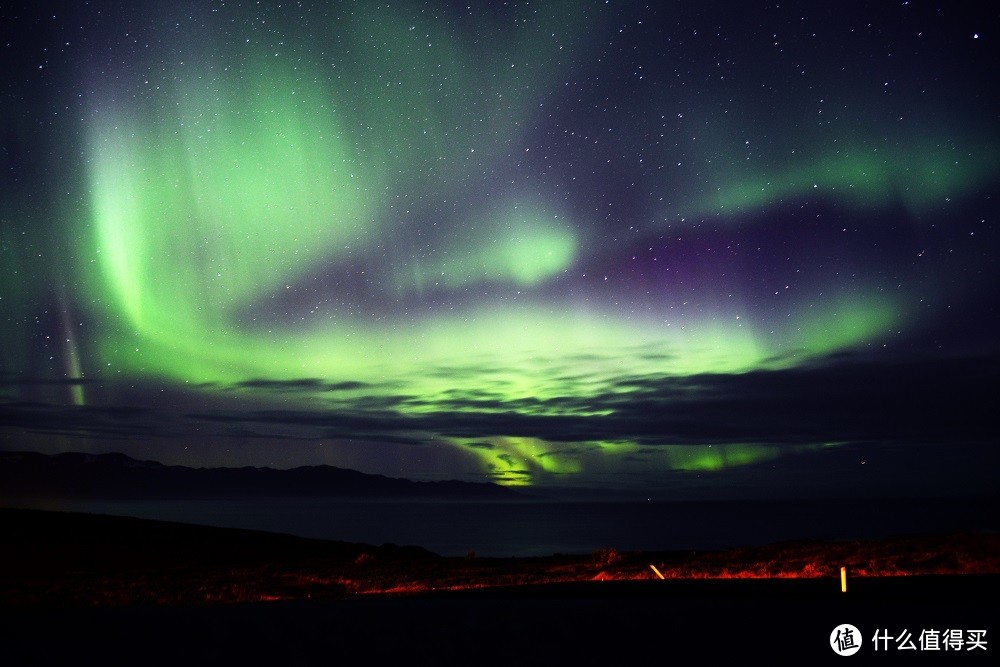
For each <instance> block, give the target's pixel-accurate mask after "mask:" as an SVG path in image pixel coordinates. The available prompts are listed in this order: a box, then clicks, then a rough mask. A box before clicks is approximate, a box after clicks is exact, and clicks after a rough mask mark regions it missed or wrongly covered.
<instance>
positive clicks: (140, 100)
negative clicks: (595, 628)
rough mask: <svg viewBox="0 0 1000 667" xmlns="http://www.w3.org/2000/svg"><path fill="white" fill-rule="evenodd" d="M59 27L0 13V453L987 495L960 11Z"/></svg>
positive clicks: (438, 15)
mask: <svg viewBox="0 0 1000 667" xmlns="http://www.w3.org/2000/svg"><path fill="white" fill-rule="evenodd" d="M65 4H66V3H51V2H37V3H36V2H14V3H7V4H6V5H5V6H4V8H3V9H0V13H2V16H0V26H2V27H0V48H2V58H3V63H4V67H3V68H2V72H0V187H2V192H0V448H3V449H5V450H35V451H43V452H49V453H53V452H59V451H89V452H106V451H121V452H124V453H126V454H129V455H131V456H134V457H136V458H148V459H153V460H158V461H162V462H164V463H173V464H184V465H195V466H217V465H225V466H238V465H239V466H241V465H257V466H272V467H292V466H297V465H315V464H321V463H326V464H331V465H339V466H342V467H349V468H355V469H358V470H362V471H365V472H373V473H380V474H386V475H392V476H403V477H409V478H412V479H443V478H458V479H466V480H473V481H495V482H498V483H502V484H506V485H510V486H517V487H535V488H551V489H560V488H563V489H568V488H575V487H588V488H599V489H608V490H616V491H626V492H632V491H634V492H636V493H647V492H652V493H659V494H662V495H667V496H671V497H709V496H713V497H714V496H727V497H728V496H733V497H741V496H773V495H780V494H785V493H787V494H809V493H829V494H845V495H862V496H863V495H874V494H883V495H884V494H919V495H950V494H957V493H970V492H971V493H981V492H985V491H989V490H992V489H994V488H995V480H996V470H997V467H996V466H997V463H998V456H997V454H996V451H995V445H996V442H995V438H996V431H995V428H993V425H994V423H995V422H994V418H993V417H992V416H991V414H992V406H991V405H989V401H988V400H987V398H986V387H988V386H990V385H992V384H993V383H994V382H995V379H996V377H997V376H998V375H997V371H998V366H1000V365H998V363H997V361H998V358H1000V357H998V345H997V342H998V338H997V335H996V331H997V325H998V324H1000V318H998V313H997V297H998V286H1000V280H998V278H1000V274H998V270H997V262H996V260H995V256H996V254H995V253H996V250H997V248H998V241H1000V239H998V232H997V224H998V215H997V214H998V202H997V198H996V196H997V194H998V192H1000V190H998V186H1000V176H998V175H1000V171H998V167H1000V152H998V149H1000V123H998V120H1000V106H998V101H1000V97H998V94H997V93H998V90H997V86H998V78H997V76H996V71H995V63H996V62H997V61H1000V58H998V55H1000V54H998V50H997V39H998V36H1000V33H998V31H997V28H998V27H1000V21H998V16H997V11H996V10H995V9H992V8H988V7H985V6H983V7H979V8H974V7H972V4H971V3H928V2H900V1H896V2H837V3H792V4H787V5H785V4H780V5H779V4H777V3H772V2H767V3H763V2H756V1H749V2H740V3H732V2H705V3H701V2H698V3H694V2H685V3H673V2H670V3H650V4H648V5H647V4H645V3H637V2H614V1H612V2H605V1H604V0H598V1H593V0H587V1H580V2H568V1H552V2H507V3H479V2H476V3H468V2H466V3H458V2H384V3H383V2H368V1H361V0H359V1H356V2H338V3H324V2H305V1H304V2H263V1H262V2H250V1H244V2H239V1H233V2H222V1H205V2H155V1H154V2H142V3H130V2H81V3H73V4H74V6H72V7H69V6H64V5H65Z"/></svg>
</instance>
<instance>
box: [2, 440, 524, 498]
mask: <svg viewBox="0 0 1000 667" xmlns="http://www.w3.org/2000/svg"><path fill="white" fill-rule="evenodd" d="M242 495H251V496H264V497H267V496H289V497H303V496H305V497H341V498H348V497H359V498H414V499H418V498H428V499H456V500H457V499H462V500H490V499H495V500H503V499H514V498H517V497H519V494H517V493H516V492H514V491H512V490H510V489H507V488H504V487H501V486H499V485H496V484H491V483H476V482H463V481H459V480H445V481H434V482H418V481H413V480H409V479H404V478H397V477H387V476H384V475H373V474H369V473H363V472H360V471H357V470H351V469H348V468H339V467H336V466H330V465H319V466H299V467H296V468H290V469H287V470H282V469H276V468H266V467H263V468H258V467H253V466H244V467H241V468H191V467H187V466H179V465H178V466H174V465H165V464H162V463H159V462H157V461H148V460H146V461H142V460H138V459H134V458H132V457H130V456H127V455H125V454H121V453H109V454H86V453H82V452H66V453H61V454H51V455H50V454H42V453H39V452H29V451H20V452H0V498H11V497H39V496H41V497H49V498H62V497H76V498H197V497H224V496H242Z"/></svg>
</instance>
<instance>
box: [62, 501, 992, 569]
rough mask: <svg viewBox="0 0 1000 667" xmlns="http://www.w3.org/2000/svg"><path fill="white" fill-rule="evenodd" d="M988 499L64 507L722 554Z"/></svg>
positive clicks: (526, 543)
mask: <svg viewBox="0 0 1000 667" xmlns="http://www.w3.org/2000/svg"><path fill="white" fill-rule="evenodd" d="M994 505H995V503H991V502H987V501H986V500H982V499H979V500H977V499H948V500H933V501H932V500H874V501H872V500H869V501H856V500H852V501H847V502H842V501H836V502H835V501H795V502H791V503H788V502H782V503H777V502H699V503H694V502H687V503H681V502H493V503H458V502H399V501H382V502H373V501H363V502H362V501H345V500H302V499H276V500H260V499H254V500H246V499H242V500H224V501H218V500H213V501H184V502H176V501H172V502H167V501H144V502H115V501H76V502H72V503H62V504H60V506H59V507H58V508H53V507H52V506H51V505H49V506H46V507H45V509H62V510H72V511H82V512H94V513H100V514H116V515H124V516H135V517H142V518H149V519H161V520H167V521H181V522H186V523H198V524H205V525H213V526H227V527H233V528H250V529H256V530H267V531H273V532H281V533H291V534H294V535H300V536H303V537H313V538H325V539H335V540H344V541H348V542H365V543H369V544H383V543H386V542H393V543H396V544H408V545H409V544H412V545H419V546H422V547H425V548H427V549H430V550H431V551H434V552H436V553H439V554H442V555H448V556H455V555H465V554H466V553H468V552H469V551H470V550H474V551H475V552H476V553H477V554H478V555H481V556H533V555H547V554H552V553H590V552H592V551H594V550H597V549H604V548H615V549H618V550H619V551H631V550H672V549H714V548H724V547H731V546H750V545H756V544H766V543H769V542H776V541H781V540H793V539H854V538H857V539H861V538H880V537H888V536H892V535H902V534H909V533H919V532H935V533H940V532H951V531H979V530H994V529H996V528H998V527H1000V521H998V512H997V511H996V510H994V509H993V506H994Z"/></svg>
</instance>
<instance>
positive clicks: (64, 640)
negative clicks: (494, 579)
mask: <svg viewBox="0 0 1000 667" xmlns="http://www.w3.org/2000/svg"><path fill="white" fill-rule="evenodd" d="M998 593H1000V578H998V577H996V576H963V577H908V578H873V579H865V580H859V581H857V582H855V584H854V586H853V588H852V590H851V591H849V592H848V593H846V594H842V593H840V592H839V591H838V590H837V589H836V586H833V585H831V582H830V581H824V580H814V579H794V580H773V579H772V580H701V581H633V582H589V583H576V584H547V585H537V586H525V587H514V588H509V589H491V590H479V591H467V592H448V593H425V594H421V595H416V596H414V595H409V596H395V597H394V596H375V597H361V598H352V599H344V600H328V601H311V602H274V603H249V604H239V605H207V606H206V605H201V606H185V605H180V606H160V607H138V608H102V609H89V610H88V609H64V610H51V609H49V610H38V609H35V610H18V611H14V610H6V611H2V612H0V638H2V645H3V651H4V658H5V660H4V664H10V665H21V664H88V663H90V664H100V663H104V664H112V663H117V664H136V665H143V664H174V665H193V664H194V665H208V664H254V665H257V664H275V665H287V664H313V665H359V664H376V665H381V664H419V665H423V664H428V665H432V664H433V665H443V664H447V665H452V664H462V665H478V664H508V665H509V664H514V665H576V664H578V665H600V664H608V665H620V664H652V665H687V664H697V665H701V664H704V665H717V664H734V662H733V661H737V660H738V661H739V662H738V663H735V664H743V663H753V664H761V665H768V664H789V665H812V664H826V663H830V664H843V662H842V661H844V660H848V659H850V660H853V661H854V662H853V664H879V665H884V664H939V665H952V664H981V665H986V664H996V662H995V657H996V653H997V651H1000V644H995V643H994V642H995V641H997V630H998V628H997V602H996V600H997V594H998ZM843 623H850V624H852V625H854V626H856V627H857V628H858V629H859V630H860V631H861V633H862V648H861V651H860V652H859V653H858V654H856V655H854V656H851V657H850V658H848V657H841V656H838V655H837V654H835V653H834V652H833V651H832V649H831V648H830V646H829V641H830V633H831V632H832V631H833V630H834V628H835V627H836V626H838V625H839V624H843ZM944 629H959V630H962V631H963V636H967V634H968V631H971V630H986V634H985V635H983V636H984V637H985V639H986V640H987V644H986V647H987V650H985V651H983V650H980V649H973V650H971V651H970V650H963V651H961V652H956V651H948V652H944V651H938V652H932V651H920V650H904V649H899V648H898V647H897V642H896V641H895V639H893V640H891V641H889V642H888V649H889V650H888V651H887V650H884V649H883V650H880V651H877V652H876V651H874V650H873V646H872V642H871V639H872V636H873V635H874V634H875V633H876V631H878V632H879V633H880V634H884V632H882V631H887V632H888V633H890V634H891V635H892V636H893V637H894V638H895V637H897V636H902V635H903V634H904V633H905V632H909V633H911V634H912V639H913V642H914V644H915V645H916V643H917V642H918V637H919V635H920V633H921V631H922V630H944ZM963 649H967V646H963ZM720 661H724V662H720ZM848 664H851V663H848Z"/></svg>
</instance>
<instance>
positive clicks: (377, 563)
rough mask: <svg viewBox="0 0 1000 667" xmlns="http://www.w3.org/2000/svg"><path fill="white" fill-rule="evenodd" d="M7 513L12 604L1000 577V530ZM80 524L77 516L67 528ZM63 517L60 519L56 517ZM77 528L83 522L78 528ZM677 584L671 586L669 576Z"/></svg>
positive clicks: (3, 541) (4, 548) (2, 578)
mask: <svg viewBox="0 0 1000 667" xmlns="http://www.w3.org/2000/svg"><path fill="white" fill-rule="evenodd" d="M10 512H11V511H9V510H0V529H3V530H0V606H8V607H9V606H46V605H72V606H81V605H82V606H121V605H131V604H192V603H195V604H199V603H200V604H204V603H242V602H262V601H272V600H305V599H339V598H347V597H352V596H358V595H366V596H367V595H415V594H426V593H430V592H437V591H459V590H474V589H485V588H498V587H511V586H529V585H535V584H559V583H571V582H600V581H637V580H649V581H659V580H660V579H664V580H697V579H795V578H799V579H801V578H812V579H816V578H829V580H830V582H831V590H836V588H837V583H836V582H837V580H838V578H839V576H840V568H841V567H846V568H847V569H848V571H849V573H850V576H851V579H852V580H854V579H858V578H865V577H898V576H910V575H973V574H1000V536H998V535H993V534H989V535H987V534H974V535H966V534H963V535H930V536H913V537H901V538H893V539H889V540H882V541H850V542H789V543H781V544H772V545H768V546H762V547H754V548H744V549H730V550H725V551H700V552H692V551H686V552H663V553H642V552H635V553H627V552H626V553H622V552H618V551H616V550H614V549H606V550H600V551H596V552H594V553H592V554H588V555H577V556H566V555H558V556H548V557H542V558H477V557H474V556H472V555H471V554H470V555H469V556H467V557H462V558H458V557H449V558H446V557H441V556H437V555H435V554H432V553H430V552H428V551H425V550H423V549H419V548H416V547H396V546H393V545H385V546H382V547H373V546H370V545H363V544H349V543H342V542H323V541H314V540H304V539H299V538H294V537H290V536H281V535H270V534H266V533H254V532H251V531H233V530H225V529H212V528H202V527H196V526H182V525H179V524H164V523H158V522H142V521H138V520H127V519H116V518H112V517H103V518H99V519H91V518H87V517H86V515H75V516H67V515H62V516H54V517H51V516H46V517H40V516H39V515H41V514H58V513H38V514H36V515H31V516H30V517H28V518H30V523H29V524H25V520H26V516H24V515H22V516H19V517H16V516H14V515H12V514H10ZM67 522H68V523H67ZM55 524H60V525H58V526H57V525H55ZM72 525H76V529H75V532H74V530H71V529H69V528H68V527H67V526H72ZM666 583H669V581H667V582H666Z"/></svg>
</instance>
